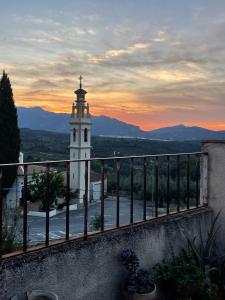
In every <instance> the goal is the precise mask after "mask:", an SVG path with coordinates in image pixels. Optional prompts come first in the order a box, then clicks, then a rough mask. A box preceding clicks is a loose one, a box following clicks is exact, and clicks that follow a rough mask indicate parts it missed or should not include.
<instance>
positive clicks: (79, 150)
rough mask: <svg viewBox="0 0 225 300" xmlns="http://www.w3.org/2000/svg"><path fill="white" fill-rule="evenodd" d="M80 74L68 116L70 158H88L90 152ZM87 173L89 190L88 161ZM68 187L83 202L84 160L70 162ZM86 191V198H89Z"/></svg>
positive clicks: (88, 120) (85, 107) (86, 114)
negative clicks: (77, 87) (78, 85)
mask: <svg viewBox="0 0 225 300" xmlns="http://www.w3.org/2000/svg"><path fill="white" fill-rule="evenodd" d="M82 79H83V78H82V76H80V77H79V81H80V87H79V89H78V90H76V91H75V92H74V93H75V94H76V100H75V101H74V103H73V106H72V114H71V117H70V146H69V148H70V160H78V159H89V158H90V154H91V116H90V113H89V104H88V103H87V102H86V100H85V95H86V94H87V92H86V91H85V90H84V89H83V88H82ZM88 169H89V174H88V191H89V190H90V163H89V168H88ZM70 189H71V191H73V192H77V195H78V200H79V203H83V196H84V194H85V162H72V163H71V164H70ZM89 194H90V193H89V192H88V199H89Z"/></svg>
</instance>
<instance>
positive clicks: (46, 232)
mask: <svg viewBox="0 0 225 300" xmlns="http://www.w3.org/2000/svg"><path fill="white" fill-rule="evenodd" d="M49 170H50V167H49V164H47V165H46V193H45V197H46V198H45V201H46V220H45V245H46V246H48V245H49V210H50V207H49V206H50V201H49V186H50V174H49Z"/></svg>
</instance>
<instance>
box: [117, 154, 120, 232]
mask: <svg viewBox="0 0 225 300" xmlns="http://www.w3.org/2000/svg"><path fill="white" fill-rule="evenodd" d="M119 226H120V160H119V159H117V160H116V227H117V228H118V227H119Z"/></svg>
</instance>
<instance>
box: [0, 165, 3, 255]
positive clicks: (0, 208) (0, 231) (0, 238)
mask: <svg viewBox="0 0 225 300" xmlns="http://www.w3.org/2000/svg"><path fill="white" fill-rule="evenodd" d="M2 173H3V172H2V168H0V258H1V256H2V250H3V249H2V248H3V193H2V187H3V184H2V175H3V174H2Z"/></svg>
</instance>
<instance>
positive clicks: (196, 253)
mask: <svg viewBox="0 0 225 300" xmlns="http://www.w3.org/2000/svg"><path fill="white" fill-rule="evenodd" d="M219 215H220V212H219V213H218V214H217V215H216V217H215V218H214V219H213V221H212V224H211V226H210V230H209V232H208V234H207V238H206V240H205V242H204V241H203V238H202V233H201V232H200V245H198V244H197V241H196V238H193V239H190V238H189V237H188V235H187V234H185V237H186V240H187V246H186V248H184V249H183V250H182V252H181V254H180V255H179V256H177V257H175V256H173V257H172V259H170V260H168V261H165V260H164V261H163V262H162V263H161V264H157V265H156V266H155V267H154V273H155V279H156V281H157V282H158V283H159V285H160V286H161V287H162V288H163V289H164V290H166V291H167V293H169V294H171V297H172V298H171V299H174V298H173V297H177V298H183V299H186V298H188V297H192V299H196V300H197V299H198V300H201V299H204V300H205V299H206V300H207V299H208V300H213V299H215V297H216V295H217V292H218V286H217V284H216V282H215V280H213V278H215V275H214V274H215V273H216V274H217V273H218V269H217V267H216V266H215V260H214V257H215V253H214V248H215V236H216V233H217V232H218V230H219V226H218V225H217V221H218V218H219Z"/></svg>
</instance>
